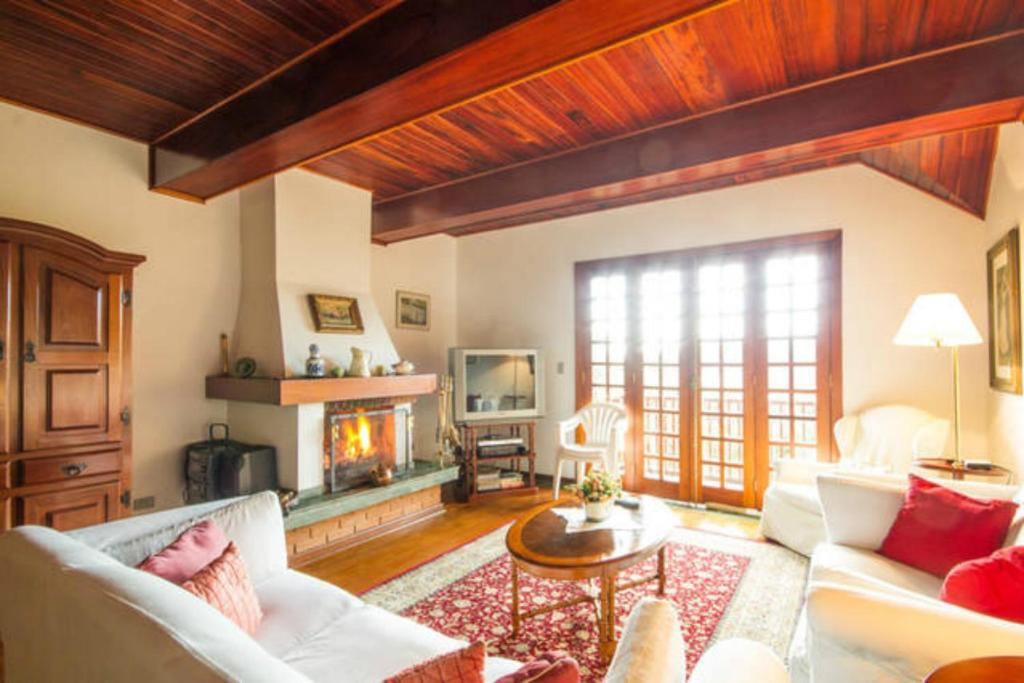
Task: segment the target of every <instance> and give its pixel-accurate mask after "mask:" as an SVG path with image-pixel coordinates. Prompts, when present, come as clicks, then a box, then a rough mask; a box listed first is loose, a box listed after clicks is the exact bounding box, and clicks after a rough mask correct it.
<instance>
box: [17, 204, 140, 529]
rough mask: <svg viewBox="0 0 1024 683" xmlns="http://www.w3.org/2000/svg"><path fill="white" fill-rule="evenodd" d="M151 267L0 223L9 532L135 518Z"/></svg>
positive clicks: (64, 236) (60, 235)
mask: <svg viewBox="0 0 1024 683" xmlns="http://www.w3.org/2000/svg"><path fill="white" fill-rule="evenodd" d="M144 260H145V258H144V257H142V256H135V255H132V254H123V253H119V252H113V251H108V250H106V249H104V248H103V247H101V246H99V245H98V244H94V243H93V242H89V241H87V240H85V239H82V238H81V237H78V236H76V235H73V234H71V233H69V232H65V231H64V230H59V229H57V228H52V227H48V226H45V225H38V224H36V223H28V222H25V221H18V220H13V219H7V218H0V529H7V528H10V527H11V526H15V525H18V524H41V525H44V526H50V527H53V528H55V529H60V530H64V531H66V530H68V529H74V528H77V527H82V526H88V525H90V524H99V523H101V522H105V521H108V520H111V519H116V518H118V517H121V516H123V515H125V514H126V513H127V512H128V510H129V504H130V502H131V489H130V486H131V429H129V428H128V426H127V425H128V424H129V422H130V420H131V329H132V326H131V310H132V307H131V302H132V269H133V268H135V266H137V265H139V264H140V263H142V262H143V261H144Z"/></svg>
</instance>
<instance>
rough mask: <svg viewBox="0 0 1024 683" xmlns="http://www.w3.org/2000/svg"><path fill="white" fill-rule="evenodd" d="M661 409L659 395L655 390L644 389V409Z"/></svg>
mask: <svg viewBox="0 0 1024 683" xmlns="http://www.w3.org/2000/svg"><path fill="white" fill-rule="evenodd" d="M660 407H661V393H660V392H659V391H658V390H657V389H644V409H645V410H658V409H659V408H660Z"/></svg>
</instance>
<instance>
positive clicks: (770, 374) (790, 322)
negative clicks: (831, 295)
mask: <svg viewBox="0 0 1024 683" xmlns="http://www.w3.org/2000/svg"><path fill="white" fill-rule="evenodd" d="M821 271H822V263H821V259H820V257H819V256H818V255H817V254H813V253H809V254H797V255H785V256H775V257H772V258H769V259H767V260H766V261H765V262H764V321H763V322H764V337H765V342H764V343H765V344H766V348H765V358H766V360H767V393H768V396H767V406H768V409H767V415H765V416H764V418H763V419H764V420H766V421H767V430H766V432H765V433H766V434H767V437H768V439H767V440H768V459H769V464H770V465H774V464H775V462H776V461H777V460H779V459H780V458H796V459H798V460H817V459H818V447H819V445H821V440H820V439H819V422H821V420H819V415H820V411H819V405H818V404H819V399H821V398H822V395H821V389H822V387H821V386H820V380H819V369H820V366H819V360H820V359H819V357H818V352H819V341H820V337H821V327H822V326H821V319H822V311H821V307H822V298H823V297H822V293H823V289H824V288H823V287H822V280H821V278H822V272H821ZM826 426H827V425H826Z"/></svg>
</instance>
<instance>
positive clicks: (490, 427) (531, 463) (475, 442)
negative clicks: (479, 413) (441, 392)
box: [461, 420, 537, 503]
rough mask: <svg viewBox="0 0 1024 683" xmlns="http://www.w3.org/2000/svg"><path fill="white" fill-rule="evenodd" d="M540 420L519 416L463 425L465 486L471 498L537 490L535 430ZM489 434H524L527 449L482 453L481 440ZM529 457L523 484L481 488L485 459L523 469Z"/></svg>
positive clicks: (469, 499) (519, 435)
mask: <svg viewBox="0 0 1024 683" xmlns="http://www.w3.org/2000/svg"><path fill="white" fill-rule="evenodd" d="M536 428H537V423H536V421H534V420H517V421H514V422H473V423H466V424H463V425H461V430H462V447H463V456H462V467H463V470H462V477H463V479H462V481H463V490H464V491H465V492H466V498H467V500H468V501H469V502H471V503H472V502H475V501H477V500H480V499H481V498H487V497H491V496H512V495H527V494H532V493H536V492H537V469H536V461H537V451H536V447H535V443H536V441H535V439H534V432H535V431H536ZM485 436H500V437H510V438H522V439H523V441H524V447H525V451H524V452H522V453H512V454H504V455H493V454H492V455H488V454H481V453H480V448H479V442H480V440H481V439H482V438H483V437H485ZM523 460H525V461H526V464H527V466H528V470H527V472H526V473H525V474H526V478H525V479H524V481H523V485H522V486H517V487H514V488H506V489H493V490H489V491H481V490H480V489H479V486H478V479H477V474H478V472H479V467H480V465H481V464H482V463H493V464H498V463H502V462H505V463H508V465H509V469H511V470H515V471H520V470H519V467H520V465H521V464H522V461H523Z"/></svg>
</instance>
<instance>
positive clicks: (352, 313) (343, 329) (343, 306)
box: [308, 294, 363, 334]
mask: <svg viewBox="0 0 1024 683" xmlns="http://www.w3.org/2000/svg"><path fill="white" fill-rule="evenodd" d="M308 298H309V310H310V311H311V312H312V313H313V324H314V325H315V326H316V331H317V332H340V333H343V334H360V333H362V331H363V318H362V316H360V315H359V302H358V301H356V299H355V298H354V297H350V296H334V295H332V294H310V295H308Z"/></svg>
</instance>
